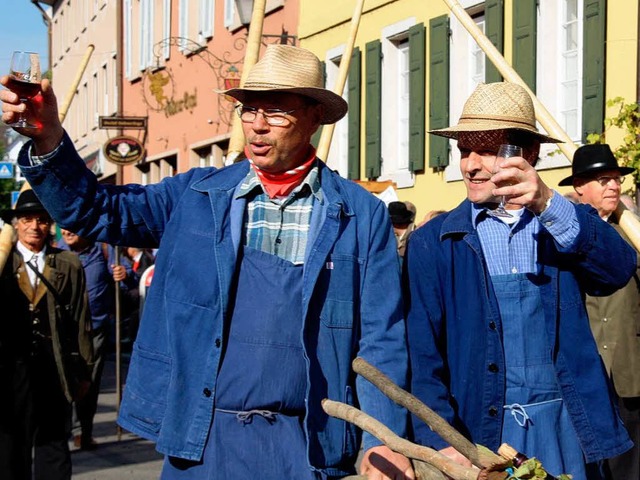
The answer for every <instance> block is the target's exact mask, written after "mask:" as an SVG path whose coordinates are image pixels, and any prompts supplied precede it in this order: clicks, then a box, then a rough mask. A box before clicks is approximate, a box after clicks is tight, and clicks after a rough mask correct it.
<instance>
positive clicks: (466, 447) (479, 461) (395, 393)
mask: <svg viewBox="0 0 640 480" xmlns="http://www.w3.org/2000/svg"><path fill="white" fill-rule="evenodd" d="M352 367H353V371H354V372H356V373H357V374H358V375H361V376H363V377H364V378H366V379H367V380H368V381H370V382H371V383H373V384H374V385H375V386H376V387H377V388H378V389H379V390H380V391H381V392H382V393H384V394H385V395H386V396H387V397H388V398H390V399H391V400H393V401H394V402H395V403H397V404H398V405H400V406H402V407H404V408H406V409H407V410H409V411H410V412H411V413H413V414H414V415H415V416H417V417H418V418H419V419H420V420H422V421H423V422H425V423H426V424H427V425H428V426H429V428H431V430H433V431H434V432H435V433H437V434H438V435H440V437H441V438H442V439H443V440H444V441H445V442H447V443H448V444H449V445H451V446H452V447H453V448H455V449H456V450H457V451H458V452H460V453H461V454H462V455H464V456H465V457H467V458H468V459H469V460H470V461H471V463H472V464H474V465H475V466H476V467H478V468H487V467H494V466H496V465H501V464H504V461H503V459H502V457H500V456H499V455H496V454H494V453H493V452H491V451H490V450H489V449H482V450H480V449H478V447H477V446H476V445H474V444H473V443H471V442H470V441H469V440H467V438H465V437H464V436H463V435H461V434H460V433H459V432H458V431H457V430H456V429H455V428H453V427H452V426H451V425H449V423H447V421H446V420H445V419H443V418H442V417H441V416H440V415H438V414H437V413H436V412H434V411H433V410H431V409H430V408H429V407H427V406H426V405H425V404H424V403H422V402H421V401H420V400H419V399H418V398H417V397H415V396H414V395H412V394H410V393H409V392H407V391H405V390H403V389H402V388H400V387H398V386H397V385H396V384H395V383H393V382H392V381H391V380H390V379H389V377H387V376H386V375H385V374H384V373H382V372H381V371H380V370H378V369H377V368H376V367H374V366H373V365H371V364H370V363H368V362H367V361H366V360H364V359H363V358H360V357H358V358H356V359H355V360H354V361H353V363H352Z"/></svg>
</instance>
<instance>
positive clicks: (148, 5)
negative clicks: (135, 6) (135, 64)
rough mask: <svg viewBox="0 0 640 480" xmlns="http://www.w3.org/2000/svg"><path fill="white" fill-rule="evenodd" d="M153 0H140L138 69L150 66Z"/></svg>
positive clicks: (152, 36) (152, 59)
mask: <svg viewBox="0 0 640 480" xmlns="http://www.w3.org/2000/svg"><path fill="white" fill-rule="evenodd" d="M154 3H155V2H154V0H140V65H139V68H140V71H144V70H146V69H147V68H152V67H153V66H154V64H155V59H154V56H153V43H154V38H155V35H154V31H155V25H154V23H155V21H154V17H155V15H154Z"/></svg>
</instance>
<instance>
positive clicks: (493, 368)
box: [489, 363, 500, 373]
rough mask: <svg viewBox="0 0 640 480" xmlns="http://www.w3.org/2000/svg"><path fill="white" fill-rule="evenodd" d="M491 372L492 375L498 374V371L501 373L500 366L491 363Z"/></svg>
mask: <svg viewBox="0 0 640 480" xmlns="http://www.w3.org/2000/svg"><path fill="white" fill-rule="evenodd" d="M489 371H490V372H491V373H498V371H500V369H499V368H498V365H496V364H495V363H490V364H489Z"/></svg>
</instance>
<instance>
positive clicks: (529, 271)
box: [404, 82, 636, 480]
mask: <svg viewBox="0 0 640 480" xmlns="http://www.w3.org/2000/svg"><path fill="white" fill-rule="evenodd" d="M431 133H434V134H436V135H442V136H445V137H449V138H453V139H456V140H457V141H458V149H459V150H460V153H461V162H460V170H461V173H462V178H463V181H464V183H465V187H466V190H467V199H466V200H464V201H463V202H462V203H461V204H460V205H459V206H458V207H456V208H455V209H453V210H452V211H451V212H448V213H444V214H441V215H439V216H437V217H436V218H434V219H433V220H431V221H429V222H427V223H426V224H425V225H424V226H422V227H421V228H419V229H417V230H416V231H415V232H414V233H413V234H412V235H411V238H410V239H409V245H408V246H407V253H406V255H405V272H404V280H405V292H406V295H405V302H406V305H407V338H408V343H409V358H410V360H411V377H412V378H411V388H412V391H413V394H414V395H416V396H417V397H418V398H419V399H420V400H422V401H423V402H424V403H426V404H427V405H429V406H430V407H431V408H432V409H434V410H435V411H436V412H437V413H439V414H440V415H441V416H442V417H444V418H445V419H446V420H447V421H448V422H450V423H451V424H452V425H453V426H455V427H456V428H457V429H458V430H459V431H460V432H462V433H463V434H464V435H466V436H467V437H468V438H469V439H470V440H471V441H472V442H473V443H476V444H481V445H484V446H486V447H488V448H489V449H491V450H493V451H496V450H497V449H498V447H499V446H500V444H501V443H503V442H506V443H508V444H510V445H511V446H512V447H513V448H515V449H516V450H517V451H519V452H522V453H523V454H524V455H526V456H528V457H530V458H531V457H536V458H537V459H539V460H540V461H541V462H542V464H543V466H544V467H545V468H546V470H547V471H548V472H549V473H551V474H552V475H556V476H557V475H559V474H561V473H568V474H572V475H573V478H574V480H585V479H599V478H602V477H601V472H600V464H599V462H600V461H601V460H603V459H605V458H610V457H614V456H616V455H619V454H621V453H622V452H624V451H626V450H628V449H629V448H630V447H631V441H630V440H629V437H628V435H627V432H626V431H625V429H624V426H623V425H622V422H621V421H620V418H619V417H618V415H617V412H616V410H615V408H614V399H613V397H612V396H611V394H610V388H609V384H608V383H609V382H608V379H607V377H606V375H605V374H604V368H603V365H602V360H601V359H600V356H599V355H598V350H597V347H596V344H595V342H594V339H593V336H592V334H591V331H590V329H589V322H588V318H587V312H586V309H585V306H584V300H583V294H584V293H588V294H590V295H609V294H611V293H613V292H614V291H616V290H617V289H619V288H621V287H623V286H624V285H625V284H626V283H627V282H628V281H629V279H630V278H631V276H632V275H633V273H634V271H635V266H636V254H635V252H634V251H633V249H632V248H631V247H630V246H629V245H628V244H627V243H626V242H625V241H624V240H623V239H622V238H620V236H619V235H618V234H617V233H616V231H615V230H614V229H613V228H611V227H610V226H609V225H607V224H606V223H605V222H602V221H601V220H600V218H598V216H597V215H596V214H595V211H594V210H593V209H592V208H590V207H587V206H584V205H573V204H572V203H570V202H569V201H568V200H567V199H566V198H564V197H563V196H562V195H560V194H558V193H557V192H555V191H553V190H552V189H551V188H549V187H548V186H547V185H546V184H545V183H544V181H543V180H542V179H541V178H540V176H539V175H538V173H537V172H536V170H535V168H534V166H535V164H536V161H537V159H538V154H539V149H540V143H541V142H557V140H555V139H553V138H551V137H548V136H546V135H543V134H541V133H540V132H538V130H537V128H536V119H535V112H534V108H533V103H532V101H531V98H530V97H529V95H528V94H527V92H526V91H525V90H524V89H523V88H522V87H520V86H518V85H515V84H511V83H507V82H504V83H502V82H501V83H490V84H481V85H479V86H478V87H477V88H476V90H475V91H474V92H473V93H472V95H471V96H470V97H469V99H468V100H467V102H466V103H465V105H464V108H463V111H462V116H461V117H460V121H459V122H458V124H457V125H455V126H452V127H449V128H445V129H443V130H436V131H434V132H431ZM502 144H515V145H518V146H520V147H522V149H523V156H522V157H513V158H509V159H506V160H504V159H503V161H502V162H501V163H500V165H499V167H500V168H499V171H498V173H492V172H494V163H495V161H496V154H497V152H498V149H499V147H500V145H502ZM503 196H506V199H507V203H506V206H507V215H504V214H501V215H500V216H498V215H497V213H498V212H496V211H495V210H496V207H497V206H498V204H499V202H500V198H501V197H503ZM414 433H415V439H416V441H417V442H418V443H420V444H423V445H427V446H431V447H434V448H436V449H438V450H440V451H441V452H442V453H443V454H445V455H447V456H450V457H452V458H454V459H456V460H457V461H459V462H460V463H467V464H468V460H466V459H464V457H461V456H460V454H459V453H458V452H456V451H455V450H454V449H453V447H451V446H449V445H447V444H446V443H445V442H444V441H443V440H442V439H441V438H439V437H438V436H437V435H436V434H435V433H434V432H433V431H431V430H430V429H429V428H428V427H427V426H426V425H425V424H424V423H422V422H418V421H416V422H414ZM596 439H597V441H596Z"/></svg>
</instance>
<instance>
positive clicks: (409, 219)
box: [387, 202, 416, 258]
mask: <svg viewBox="0 0 640 480" xmlns="http://www.w3.org/2000/svg"><path fill="white" fill-rule="evenodd" d="M387 208H388V209H389V216H390V217H391V223H392V224H393V233H394V234H395V235H396V241H397V242H398V255H400V258H402V257H404V252H405V250H406V248H407V241H408V240H409V236H410V235H411V232H413V231H414V230H415V228H416V225H415V223H414V222H415V219H416V206H415V205H414V204H413V203H411V202H391V203H389V205H388V206H387Z"/></svg>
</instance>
